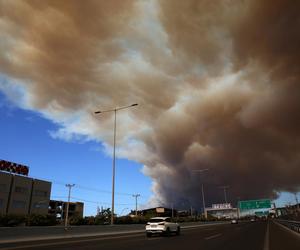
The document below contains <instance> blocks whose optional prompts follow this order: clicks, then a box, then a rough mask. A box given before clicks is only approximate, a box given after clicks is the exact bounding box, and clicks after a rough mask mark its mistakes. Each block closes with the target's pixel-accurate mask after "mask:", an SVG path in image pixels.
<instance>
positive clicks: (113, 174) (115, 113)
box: [94, 103, 138, 225]
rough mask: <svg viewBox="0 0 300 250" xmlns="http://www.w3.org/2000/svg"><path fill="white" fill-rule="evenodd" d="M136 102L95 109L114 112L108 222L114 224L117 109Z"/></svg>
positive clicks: (96, 112)
mask: <svg viewBox="0 0 300 250" xmlns="http://www.w3.org/2000/svg"><path fill="white" fill-rule="evenodd" d="M137 105H138V104H137V103H134V104H131V105H129V106H124V107H119V108H114V109H109V110H104V111H95V112H94V113H95V114H101V113H108V112H114V143H113V162H112V194H111V219H110V224H111V225H113V224H114V213H115V172H116V170H115V168H116V166H115V165H116V133H117V111H119V110H121V109H126V108H130V107H134V106H137Z"/></svg>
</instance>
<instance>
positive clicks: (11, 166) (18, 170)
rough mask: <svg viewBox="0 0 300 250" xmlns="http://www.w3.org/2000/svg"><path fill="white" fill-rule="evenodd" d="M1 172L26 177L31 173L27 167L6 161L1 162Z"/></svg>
mask: <svg viewBox="0 0 300 250" xmlns="http://www.w3.org/2000/svg"><path fill="white" fill-rule="evenodd" d="M0 170H2V171H7V172H10V173H15V174H21V175H26V176H27V175H28V173H29V168H28V167H27V166H25V165H21V164H17V163H14V162H10V161H4V160H0Z"/></svg>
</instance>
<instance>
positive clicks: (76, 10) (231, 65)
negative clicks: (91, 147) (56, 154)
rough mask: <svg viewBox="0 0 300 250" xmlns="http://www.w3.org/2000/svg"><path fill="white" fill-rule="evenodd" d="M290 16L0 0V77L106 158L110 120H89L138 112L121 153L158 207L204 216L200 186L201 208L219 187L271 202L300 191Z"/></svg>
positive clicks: (231, 6)
mask: <svg viewBox="0 0 300 250" xmlns="http://www.w3.org/2000/svg"><path fill="white" fill-rule="evenodd" d="M299 5H300V3H298V2H296V1H283V0H275V1H250V0H249V1H245V0H244V1H232V0H226V1H209V0H207V1H204V0H203V1H199V0H189V1H181V0H178V1H175V0H169V1H168V0H164V1H129V0H128V1H124V0H119V1H117V0H115V1H91V0H90V1H84V2H83V1H79V0H78V1H68V0H67V1H53V0H52V1H33V0H31V1H5V0H2V1H0V32H1V33H0V34H1V35H0V39H1V40H0V41H1V42H0V70H1V72H2V74H3V76H5V77H7V78H8V79H11V80H17V82H14V81H12V82H11V84H16V85H17V86H21V87H22V88H24V89H25V94H24V95H25V96H26V99H25V102H26V103H25V104H26V105H25V106H26V107H28V108H30V109H33V110H37V111H39V112H41V113H43V114H44V115H45V116H46V117H48V118H50V119H52V120H54V121H55V122H58V123H60V124H61V125H62V128H61V129H60V130H59V131H57V132H56V133H55V134H54V136H56V137H60V138H64V139H69V138H72V136H74V135H76V134H80V135H85V136H87V137H88V138H90V139H98V140H102V141H104V142H105V143H106V145H107V146H108V147H109V145H111V140H112V136H111V135H112V134H111V132H112V131H111V129H110V128H111V122H112V120H111V117H110V116H109V115H107V116H104V117H101V118H99V117H97V118H95V117H93V116H92V115H91V113H92V111H94V109H95V108H96V109H97V108H98V107H103V108H110V107H114V106H118V105H120V106H121V105H123V104H124V105H126V104H130V103H131V102H138V103H139V104H140V106H139V107H138V108H137V109H135V110H128V111H126V112H124V113H120V115H119V116H118V119H119V124H122V126H120V128H119V129H118V131H119V137H118V145H120V149H119V151H118V153H119V155H121V156H122V157H126V158H129V159H133V160H136V161H139V162H140V163H142V164H144V165H145V167H144V172H145V174H147V175H149V176H151V177H152V179H153V191H154V193H155V196H154V200H153V201H154V202H156V203H160V204H163V205H170V204H171V203H174V204H175V205H177V206H178V207H180V206H187V205H192V206H194V207H200V206H201V199H200V197H201V196H200V190H201V183H204V185H205V188H206V193H207V200H208V201H209V203H212V202H221V201H222V199H223V198H222V189H220V188H218V187H220V186H224V185H228V186H230V188H229V199H230V201H232V202H233V201H235V200H236V199H237V198H238V197H239V198H240V199H251V198H266V197H271V198H275V197H276V196H277V195H278V193H279V192H281V191H292V192H293V191H296V190H298V189H299V177H300V168H299V163H300V154H299V152H298V149H299V146H300V137H299V135H300V133H299V132H300V130H299V127H300V113H299V108H300V89H299V88H300V85H299V79H300V74H299V72H300V71H299V58H300V49H299V44H300V43H299V42H300V41H299V40H300V29H299V28H300V27H299V26H300V19H299V15H298V13H297V10H299V9H300V8H299V7H300V6H299ZM3 86H4V85H3ZM3 86H2V91H5V92H6V93H7V94H9V91H11V90H10V89H9V88H7V87H3ZM0 87H1V85H0ZM23 104H24V103H20V105H23ZM99 124H101V126H99ZM206 168H208V169H209V171H207V172H205V173H203V174H197V172H195V170H199V169H206Z"/></svg>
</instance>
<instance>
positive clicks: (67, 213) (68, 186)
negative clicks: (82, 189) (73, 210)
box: [65, 184, 75, 230]
mask: <svg viewBox="0 0 300 250" xmlns="http://www.w3.org/2000/svg"><path fill="white" fill-rule="evenodd" d="M74 186H75V184H66V187H67V188H69V195H68V203H67V209H66V219H65V230H67V228H68V217H69V205H70V198H71V189H72V187H74Z"/></svg>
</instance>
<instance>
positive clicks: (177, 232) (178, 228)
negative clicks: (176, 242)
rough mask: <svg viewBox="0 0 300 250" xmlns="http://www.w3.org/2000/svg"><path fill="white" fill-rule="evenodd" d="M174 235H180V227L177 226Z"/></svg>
mask: <svg viewBox="0 0 300 250" xmlns="http://www.w3.org/2000/svg"><path fill="white" fill-rule="evenodd" d="M176 235H180V227H177V230H176Z"/></svg>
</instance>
